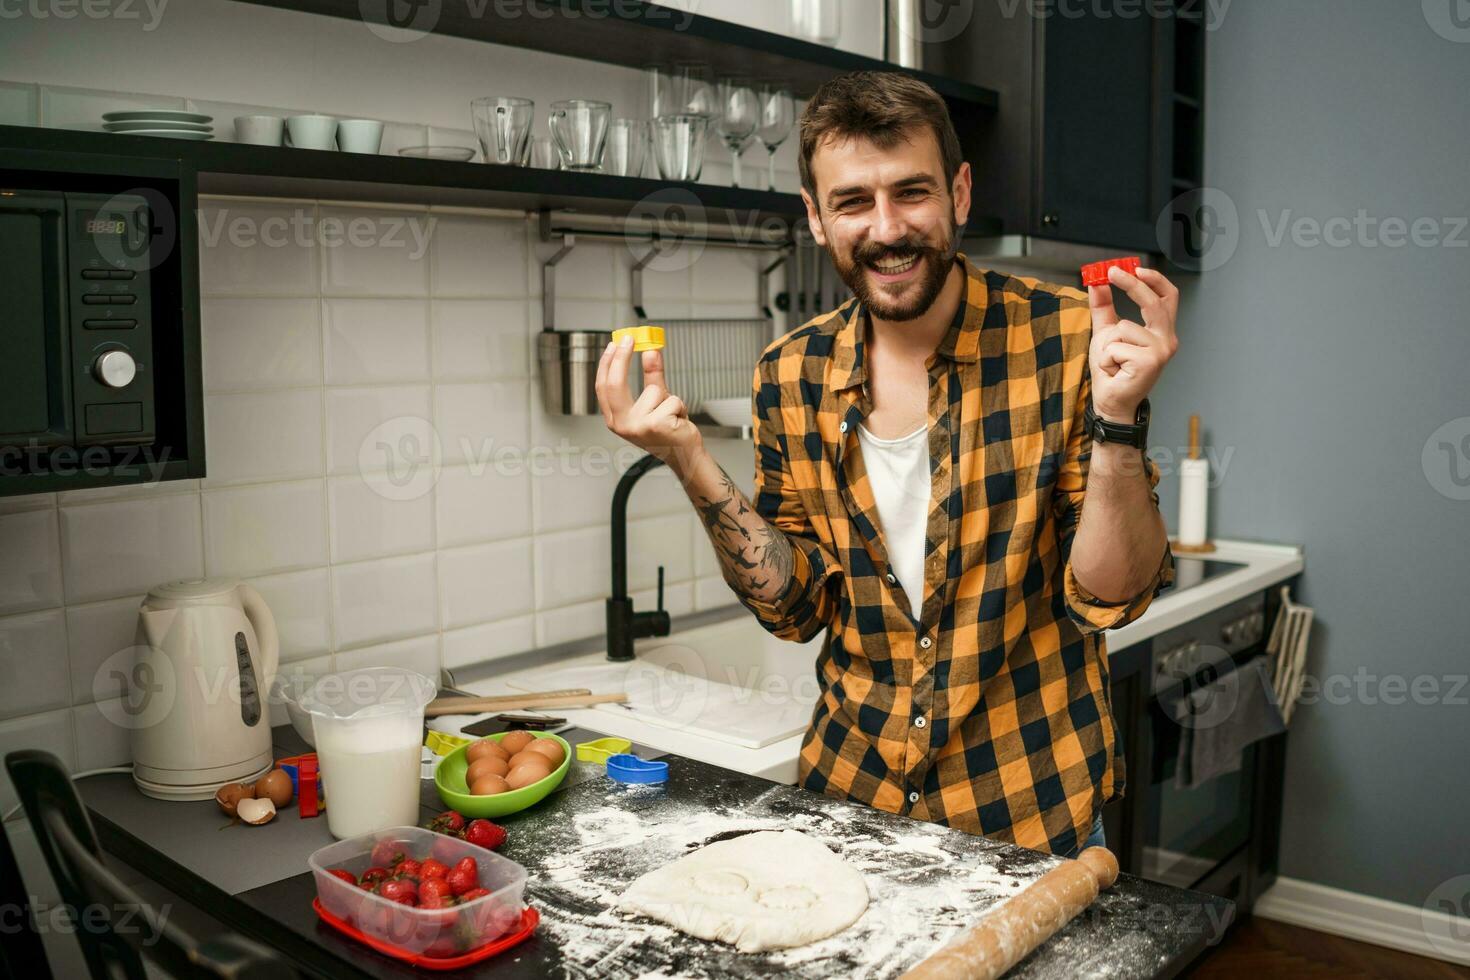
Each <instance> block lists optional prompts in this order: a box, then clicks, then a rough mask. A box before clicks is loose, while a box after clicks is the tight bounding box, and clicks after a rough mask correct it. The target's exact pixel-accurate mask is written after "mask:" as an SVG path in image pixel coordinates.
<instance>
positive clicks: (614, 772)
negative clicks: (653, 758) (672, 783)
mask: <svg viewBox="0 0 1470 980" xmlns="http://www.w3.org/2000/svg"><path fill="white" fill-rule="evenodd" d="M607 775H608V778H609V779H611V780H613V781H614V782H619V783H666V782H668V780H669V764H668V763H667V762H649V761H647V760H645V759H640V758H638V757H637V756H636V755H630V754H628V753H626V752H624V753H620V754H619V755H614V756H609V757H608V760H607Z"/></svg>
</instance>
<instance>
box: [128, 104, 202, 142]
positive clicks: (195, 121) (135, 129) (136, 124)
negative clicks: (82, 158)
mask: <svg viewBox="0 0 1470 980" xmlns="http://www.w3.org/2000/svg"><path fill="white" fill-rule="evenodd" d="M212 122H214V117H213V116H206V115H204V114H203V113H198V112H184V111H182V110H180V109H128V110H126V111H123V112H104V113H103V114H102V128H103V129H105V130H107V131H108V132H109V133H126V134H127V135H128V136H172V137H173V138H174V139H180V140H212V139H214V127H213V126H211V125H210V123H212Z"/></svg>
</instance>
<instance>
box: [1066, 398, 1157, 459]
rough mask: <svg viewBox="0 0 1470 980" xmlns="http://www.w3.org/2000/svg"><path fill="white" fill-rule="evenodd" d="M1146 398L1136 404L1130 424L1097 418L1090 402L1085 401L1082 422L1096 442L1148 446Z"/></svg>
mask: <svg viewBox="0 0 1470 980" xmlns="http://www.w3.org/2000/svg"><path fill="white" fill-rule="evenodd" d="M1148 419H1149V406H1148V399H1147V398H1145V399H1144V400H1143V401H1142V402H1140V403H1139V405H1138V415H1137V416H1136V417H1135V418H1134V420H1133V424H1132V425H1125V424H1124V423H1122V422H1109V421H1108V420H1107V419H1102V418H1098V416H1097V413H1096V412H1094V411H1093V410H1092V402H1088V403H1087V410H1086V411H1085V412H1084V413H1083V415H1082V424H1083V425H1085V426H1086V427H1087V431H1088V432H1089V433H1091V434H1092V441H1093V442H1096V443H1104V442H1111V443H1117V444H1118V445H1123V446H1133V447H1135V448H1138V449H1147V448H1148Z"/></svg>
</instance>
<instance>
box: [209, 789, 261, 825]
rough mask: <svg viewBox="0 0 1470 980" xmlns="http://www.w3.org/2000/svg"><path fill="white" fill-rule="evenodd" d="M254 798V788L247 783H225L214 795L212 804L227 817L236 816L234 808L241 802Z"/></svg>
mask: <svg viewBox="0 0 1470 980" xmlns="http://www.w3.org/2000/svg"><path fill="white" fill-rule="evenodd" d="M254 798H255V786H254V785H253V784H248V783H225V784H224V785H223V786H221V787H220V788H219V789H218V790H216V791H215V794H214V802H216V803H218V804H219V808H220V809H221V810H223V811H225V813H226V814H228V815H229V816H232V817H233V816H235V815H236V809H235V808H236V806H237V805H238V804H239V802H240V801H241V800H251V799H254Z"/></svg>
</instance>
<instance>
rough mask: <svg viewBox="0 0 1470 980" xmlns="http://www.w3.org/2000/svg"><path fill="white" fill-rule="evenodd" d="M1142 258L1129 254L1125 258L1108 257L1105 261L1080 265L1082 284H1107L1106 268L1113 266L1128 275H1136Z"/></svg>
mask: <svg viewBox="0 0 1470 980" xmlns="http://www.w3.org/2000/svg"><path fill="white" fill-rule="evenodd" d="M1142 264H1143V260H1142V259H1140V258H1139V257H1138V256H1136V255H1130V256H1128V257H1127V258H1125V259H1108V260H1107V261H1106V262H1093V263H1090V264H1088V265H1084V266H1083V267H1082V285H1084V286H1106V285H1107V284H1108V270H1109V269H1112V268H1113V267H1115V266H1116V267H1117V268H1119V269H1122V270H1123V271H1124V272H1126V273H1128V274H1129V275H1136V274H1137V273H1138V267H1139V266H1140V265H1142Z"/></svg>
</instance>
